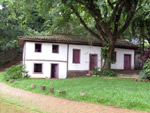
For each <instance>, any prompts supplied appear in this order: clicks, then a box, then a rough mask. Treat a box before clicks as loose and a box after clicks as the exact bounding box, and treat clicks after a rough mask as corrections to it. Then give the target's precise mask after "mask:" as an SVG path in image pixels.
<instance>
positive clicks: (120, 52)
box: [111, 48, 134, 70]
mask: <svg viewBox="0 0 150 113" xmlns="http://www.w3.org/2000/svg"><path fill="white" fill-rule="evenodd" d="M115 51H116V62H115V63H114V64H112V65H111V68H112V69H120V70H123V69H124V54H130V55H131V69H132V70H133V69H134V50H133V49H122V48H115Z"/></svg>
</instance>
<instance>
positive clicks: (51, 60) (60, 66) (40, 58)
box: [18, 35, 137, 78]
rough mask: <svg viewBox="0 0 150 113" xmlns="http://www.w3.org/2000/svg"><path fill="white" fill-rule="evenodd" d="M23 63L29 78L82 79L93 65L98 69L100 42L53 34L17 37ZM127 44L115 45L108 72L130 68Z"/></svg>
mask: <svg viewBox="0 0 150 113" xmlns="http://www.w3.org/2000/svg"><path fill="white" fill-rule="evenodd" d="M18 42H19V46H20V47H22V48H23V64H24V65H25V66H26V70H27V71H28V73H29V75H30V76H31V77H32V78H67V77H77V76H84V75H86V74H87V73H88V71H90V70H92V69H93V68H94V67H95V66H96V67H99V68H100V69H101V67H102V65H103V62H102V59H101V55H100V54H101V47H102V46H101V45H102V43H101V42H100V40H98V39H96V38H94V37H83V36H70V35H54V36H31V37H27V36H25V37H19V41H18ZM136 48H137V47H136V46H135V45H133V44H131V43H130V42H128V41H125V40H120V41H119V42H117V44H116V48H115V52H114V63H113V64H112V65H111V68H112V69H119V70H124V69H125V70H131V69H134V56H135V54H134V50H135V49H136Z"/></svg>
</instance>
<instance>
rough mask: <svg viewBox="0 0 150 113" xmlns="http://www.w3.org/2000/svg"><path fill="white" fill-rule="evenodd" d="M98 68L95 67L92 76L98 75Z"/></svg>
mask: <svg viewBox="0 0 150 113" xmlns="http://www.w3.org/2000/svg"><path fill="white" fill-rule="evenodd" d="M98 70H99V68H98V67H94V69H93V70H92V75H98Z"/></svg>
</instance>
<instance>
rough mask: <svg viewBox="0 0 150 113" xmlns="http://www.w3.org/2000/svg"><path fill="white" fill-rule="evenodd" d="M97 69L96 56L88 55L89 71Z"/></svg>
mask: <svg viewBox="0 0 150 113" xmlns="http://www.w3.org/2000/svg"><path fill="white" fill-rule="evenodd" d="M94 67H97V54H90V70H93V69H94Z"/></svg>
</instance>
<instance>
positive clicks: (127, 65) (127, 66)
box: [124, 54, 131, 70]
mask: <svg viewBox="0 0 150 113" xmlns="http://www.w3.org/2000/svg"><path fill="white" fill-rule="evenodd" d="M124 70H131V54H124Z"/></svg>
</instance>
